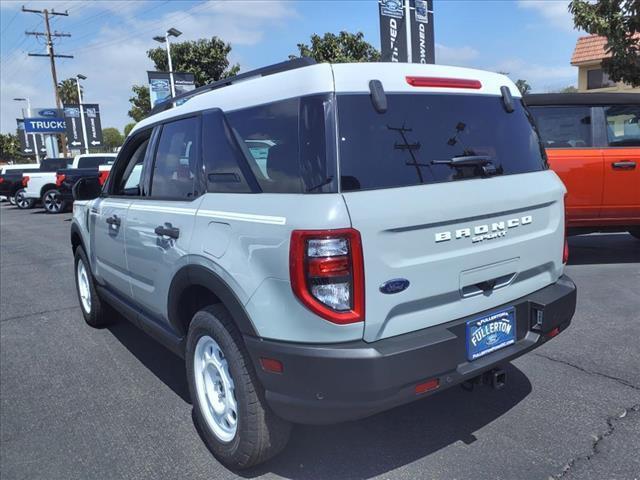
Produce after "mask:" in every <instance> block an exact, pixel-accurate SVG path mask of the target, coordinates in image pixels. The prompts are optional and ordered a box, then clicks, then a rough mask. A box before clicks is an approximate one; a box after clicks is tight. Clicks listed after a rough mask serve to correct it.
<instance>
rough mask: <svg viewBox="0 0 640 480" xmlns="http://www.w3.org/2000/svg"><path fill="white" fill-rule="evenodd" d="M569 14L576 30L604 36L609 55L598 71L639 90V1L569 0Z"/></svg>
mask: <svg viewBox="0 0 640 480" xmlns="http://www.w3.org/2000/svg"><path fill="white" fill-rule="evenodd" d="M569 11H570V12H571V14H572V15H573V23H574V25H575V26H576V28H582V29H583V30H586V31H587V32H589V33H591V34H594V35H601V36H603V37H606V39H607V44H606V46H605V51H606V52H607V54H610V55H611V56H610V57H609V58H605V59H604V60H603V61H602V68H603V70H604V71H605V72H606V73H607V75H609V78H610V79H611V80H613V81H614V82H625V83H628V84H630V85H632V86H634V87H640V60H639V59H640V40H639V39H638V36H637V35H634V34H636V33H638V32H640V0H626V1H621V0H598V1H597V2H595V3H594V2H593V1H592V0H573V1H572V2H571V3H570V4H569ZM634 36H635V38H634Z"/></svg>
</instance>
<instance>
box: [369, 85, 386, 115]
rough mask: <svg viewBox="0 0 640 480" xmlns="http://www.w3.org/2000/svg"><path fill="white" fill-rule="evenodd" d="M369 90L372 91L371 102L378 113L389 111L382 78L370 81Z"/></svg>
mask: <svg viewBox="0 0 640 480" xmlns="http://www.w3.org/2000/svg"><path fill="white" fill-rule="evenodd" d="M369 91H370V92H371V103H372V104H373V108H375V109H376V112H378V113H385V112H386V111H387V96H386V94H385V93H384V88H383V87H382V82H381V81H380V80H370V81H369Z"/></svg>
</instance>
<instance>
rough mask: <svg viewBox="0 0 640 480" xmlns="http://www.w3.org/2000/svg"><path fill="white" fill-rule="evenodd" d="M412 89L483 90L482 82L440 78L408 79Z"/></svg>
mask: <svg viewBox="0 0 640 480" xmlns="http://www.w3.org/2000/svg"><path fill="white" fill-rule="evenodd" d="M406 79H407V83H408V84H409V85H411V86H412V87H440V88H472V89H474V90H478V89H480V88H482V83H480V80H470V79H467V78H439V77H406Z"/></svg>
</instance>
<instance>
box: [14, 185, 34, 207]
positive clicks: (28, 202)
mask: <svg viewBox="0 0 640 480" xmlns="http://www.w3.org/2000/svg"><path fill="white" fill-rule="evenodd" d="M13 199H14V205H15V206H16V207H18V208H19V209H21V210H28V209H30V208H33V207H34V206H35V204H36V200H35V199H34V198H27V197H26V195H25V191H24V188H21V189H20V190H18V191H17V192H16V194H15V195H14V197H13Z"/></svg>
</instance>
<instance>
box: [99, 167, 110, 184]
mask: <svg viewBox="0 0 640 480" xmlns="http://www.w3.org/2000/svg"><path fill="white" fill-rule="evenodd" d="M108 176H109V170H100V172H98V182H99V183H100V185H101V186H102V185H104V182H106V181H107V177H108Z"/></svg>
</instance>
